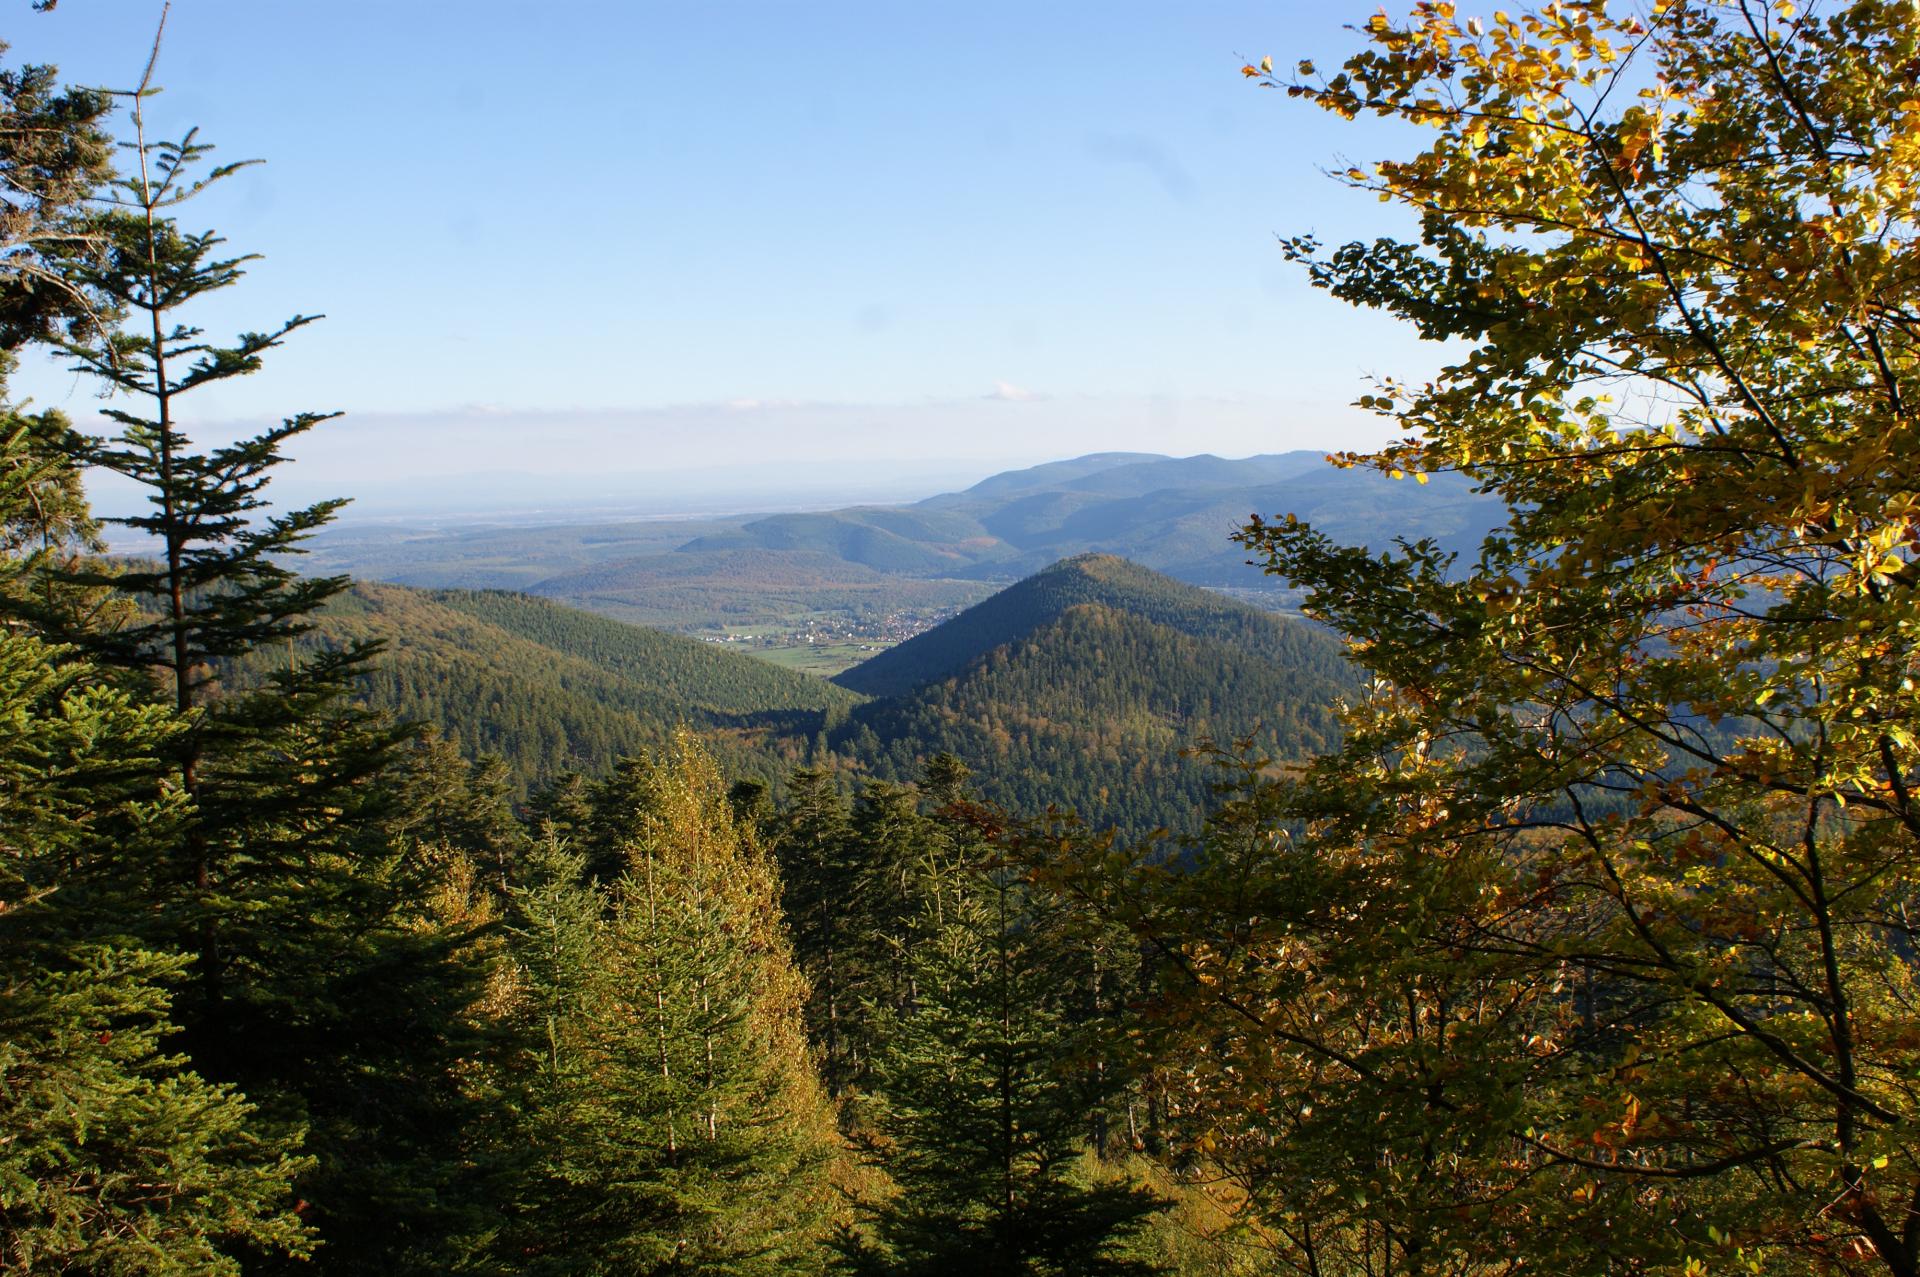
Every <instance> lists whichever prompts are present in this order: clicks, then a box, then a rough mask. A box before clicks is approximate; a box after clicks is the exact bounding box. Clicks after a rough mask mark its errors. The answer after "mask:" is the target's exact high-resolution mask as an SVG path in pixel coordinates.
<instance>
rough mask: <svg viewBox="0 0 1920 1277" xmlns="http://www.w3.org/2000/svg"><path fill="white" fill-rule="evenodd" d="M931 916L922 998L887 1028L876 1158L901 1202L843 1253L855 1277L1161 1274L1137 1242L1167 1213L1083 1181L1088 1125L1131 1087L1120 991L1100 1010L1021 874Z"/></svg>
mask: <svg viewBox="0 0 1920 1277" xmlns="http://www.w3.org/2000/svg"><path fill="white" fill-rule="evenodd" d="M926 908H927V910H928V916H927V918H926V919H925V922H926V932H927V934H926V936H925V938H924V939H923V940H922V941H921V942H920V943H918V944H917V945H915V946H914V948H913V949H912V951H911V952H910V954H909V955H908V957H907V963H906V965H907V972H908V976H909V979H910V981H911V984H912V988H913V991H914V1000H913V1003H912V1004H911V1005H910V1006H907V1007H904V1008H902V1009H899V1010H892V1011H887V1012H884V1013H882V1015H881V1017H880V1033H879V1040H880V1041H881V1042H882V1043H883V1047H882V1050H881V1052H880V1055H879V1058H878V1060H877V1061H876V1065H875V1070H874V1072H875V1086H876V1089H877V1091H878V1095H879V1103H878V1107H877V1113H876V1121H875V1125H876V1127H877V1132H878V1138H877V1139H876V1140H874V1147H875V1149H876V1151H877V1154H878V1156H879V1159H880V1161H881V1162H882V1164H883V1165H884V1166H885V1168H886V1170H887V1171H888V1173H889V1174H890V1175H891V1176H892V1177H893V1179H894V1181H895V1183H896V1185H897V1186H898V1194H897V1196H895V1197H893V1198H892V1199H891V1200H889V1201H886V1202H884V1203H882V1204H881V1205H880V1206H879V1207H878V1208H877V1209H876V1210H875V1211H874V1212H873V1215H874V1218H873V1221H872V1226H871V1228H870V1230H869V1231H868V1232H866V1233H864V1234H849V1235H848V1236H847V1237H846V1238H845V1239H844V1242H845V1244H844V1253H843V1264H844V1267H845V1269H846V1270H847V1271H850V1272H854V1273H862V1274H899V1275H906V1274H928V1275H931V1274H938V1273H953V1272H969V1273H981V1274H991V1275H993V1277H1001V1275H1007V1277H1011V1275H1013V1274H1062V1275H1066V1274H1076V1275H1077V1274H1086V1275H1088V1277H1092V1275H1095V1274H1115V1275H1118V1274H1129V1273H1132V1274H1146V1273H1151V1272H1154V1271H1157V1269H1156V1268H1155V1266H1154V1265H1153V1264H1152V1263H1150V1262H1148V1261H1146V1260H1144V1259H1141V1258H1138V1257H1137V1256H1136V1255H1135V1254H1134V1253H1133V1252H1134V1247H1133V1243H1134V1242H1135V1241H1136V1240H1137V1239H1138V1237H1139V1235H1140V1233H1141V1231H1142V1230H1143V1229H1144V1228H1145V1227H1146V1225H1147V1223H1148V1221H1149V1219H1150V1217H1151V1216H1152V1215H1153V1214H1154V1213H1155V1212H1156V1211H1158V1210H1160V1209H1162V1208H1163V1207H1164V1205H1165V1204H1164V1203H1163V1202H1162V1201H1160V1200H1159V1199H1158V1198H1157V1197H1156V1196H1155V1195H1154V1194H1153V1193H1152V1192H1150V1191H1148V1190H1147V1189H1145V1188H1143V1187H1140V1186H1137V1185H1134V1184H1130V1183H1127V1182H1125V1181H1124V1180H1120V1179H1112V1178H1106V1177H1101V1176H1098V1175H1088V1174H1086V1173H1085V1171H1084V1164H1085V1161H1086V1160H1087V1159H1086V1158H1085V1155H1086V1154H1087V1153H1089V1152H1091V1151H1096V1150H1093V1149H1092V1147H1091V1141H1090V1140H1089V1134H1090V1129H1091V1123H1090V1120H1089V1119H1090V1117H1091V1115H1093V1114H1095V1113H1097V1112H1099V1111H1100V1110H1102V1109H1103V1108H1105V1107H1107V1106H1108V1105H1110V1104H1111V1103H1112V1102H1113V1101H1114V1100H1115V1099H1116V1098H1117V1097H1118V1096H1119V1095H1120V1094H1121V1091H1122V1088H1123V1085H1124V1082H1123V1074H1122V1073H1121V1072H1120V1071H1119V1070H1117V1069H1108V1068H1107V1067H1105V1058H1104V1057H1106V1056H1107V1055H1109V1054H1111V1051H1110V1046H1111V1042H1110V1040H1109V1039H1110V1036H1111V1035H1112V1034H1113V1032H1114V1030H1115V1027H1116V1026H1117V1024H1118V1016H1117V1014H1116V1012H1117V1008H1116V1007H1115V1006H1114V1005H1113V993H1114V987H1108V988H1105V989H1098V988H1095V989H1094V990H1093V991H1094V993H1095V999H1094V1001H1095V1003H1096V1005H1091V1006H1089V1005H1087V1004H1086V999H1085V995H1086V993H1087V992H1088V991H1089V979H1091V980H1092V982H1093V983H1094V984H1095V985H1097V984H1098V983H1099V977H1098V974H1097V972H1096V970H1095V968H1094V963H1093V955H1094V950H1095V946H1093V945H1090V944H1089V943H1088V939H1087V938H1086V937H1084V936H1081V935H1079V934H1077V933H1076V928H1075V927H1074V926H1072V925H1071V924H1070V920H1069V918H1068V917H1067V915H1066V914H1065V913H1064V912H1063V911H1062V910H1061V908H1060V907H1059V906H1058V904H1057V903H1054V902H1052V901H1050V900H1049V899H1047V898H1045V897H1042V896H1040V895H1037V894H1035V893H1034V892H1032V891H1031V890H1030V889H1029V888H1028V887H1027V886H1026V884H1025V883H1024V881H1023V880H1022V879H1020V878H1019V877H1017V876H1015V875H1014V874H1012V873H1011V872H1010V871H1008V870H1005V869H994V868H984V869H982V868H972V869H968V870H963V871H961V872H960V873H958V874H956V875H954V876H952V877H951V878H950V879H949V881H947V882H946V883H945V884H944V890H943V891H941V892H940V893H938V894H937V895H930V896H929V897H928V903H927V905H926ZM1110 965H1111V964H1110ZM1110 974H1111V972H1110ZM1103 995H1104V996H1103ZM1102 1002H1104V1005H1098V1003H1102Z"/></svg>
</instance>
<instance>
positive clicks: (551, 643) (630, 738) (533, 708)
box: [263, 583, 860, 793]
mask: <svg viewBox="0 0 1920 1277" xmlns="http://www.w3.org/2000/svg"><path fill="white" fill-rule="evenodd" d="M309 641H310V642H318V643H321V644H324V645H327V646H342V645H345V644H348V643H352V642H376V641H377V642H381V643H383V644H384V645H385V650H384V652H383V653H382V655H381V656H380V658H379V660H378V661H376V662H374V663H373V665H372V667H371V668H370V669H368V670H367V671H365V672H364V673H363V674H361V675H360V677H359V681H358V686H359V689H360V694H361V695H362V696H363V697H364V698H365V699H366V701H367V702H368V703H369V704H370V705H372V706H374V707H376V708H379V709H383V710H386V711H388V712H390V713H392V714H394V715H396V716H397V717H399V718H402V719H405V720H411V721H419V722H423V723H427V724H431V725H432V726H434V727H435V728H437V729H438V730H439V732H440V733H441V734H442V735H443V736H445V737H446V738H447V739H449V740H451V741H453V742H454V743H455V744H456V745H458V746H459V747H460V748H461V749H462V750H463V751H465V752H468V753H470V754H482V753H492V754H498V755H499V756H500V757H501V758H502V759H504V760H505V761H506V763H507V766H508V769H509V772H510V775H511V777H512V779H513V783H514V787H515V789H516V790H518V791H520V792H523V793H524V792H526V790H527V789H528V788H529V787H530V786H532V785H534V784H537V783H539V782H541V781H544V780H548V779H551V778H553V777H554V776H556V775H558V774H560V773H562V772H565V771H569V770H576V769H577V770H582V771H587V772H598V771H602V770H604V769H605V768H607V767H609V766H611V765H612V764H613V762H614V761H615V760H617V759H619V758H621V757H622V756H625V755H628V754H632V753H636V752H638V751H640V750H641V749H643V748H649V747H657V746H659V745H661V744H662V743H664V742H665V741H666V740H667V739H668V738H669V736H670V735H671V733H672V731H673V729H674V728H675V727H676V726H678V725H681V724H685V725H688V726H692V727H695V728H698V729H701V730H703V731H704V732H705V733H706V734H707V736H708V739H709V742H710V744H711V746H712V748H713V749H714V751H715V753H716V754H717V755H718V756H719V757H720V758H721V759H722V760H723V761H724V763H725V764H726V765H727V767H728V768H729V769H730V770H731V771H734V772H736V773H740V774H745V775H754V776H762V777H767V776H771V775H773V774H774V773H775V772H776V771H778V770H780V769H782V768H784V767H786V766H789V765H791V763H792V762H793V761H794V758H793V756H792V750H793V748H794V744H793V743H794V742H805V741H807V740H809V739H810V738H811V735H812V734H813V733H814V732H816V731H817V730H818V728H819V725H820V722H821V720H822V717H823V715H824V714H826V713H827V712H828V711H832V712H835V713H838V714H844V713H845V712H846V711H847V710H848V709H850V708H851V707H852V706H853V705H855V704H857V703H858V701H859V700H860V697H859V696H857V695H856V694H854V693H852V692H849V691H846V690H843V689H841V688H839V687H836V686H834V685H833V684H830V683H826V682H823V681H822V680H820V679H816V678H812V677H810V676H808V675H805V674H797V673H794V672H792V671H789V670H784V669H781V668H779V667H778V666H774V665H769V664H767V663H766V662H764V661H757V660H754V659H753V658H752V657H749V656H743V655H740V654H738V653H736V652H730V651H727V650H725V649H724V648H722V647H719V646H717V645H715V644H711V643H703V642H701V641H700V640H698V639H690V638H687V637H685V636H683V635H678V634H667V633H664V632H662V631H659V630H649V629H644V628H642V627H640V626H636V625H628V624H626V623H624V622H621V621H615V620H610V619H608V618H606V617H603V616H596V615H594V614H592V613H588V612H581V611H577V610H575V609H572V608H566V607H561V606H559V605H558V604H555V603H551V602H549V601H547V600H545V599H536V598H531V597H529V596H527V595H523V594H509V593H503V592H498V591H465V590H441V591H423V590H410V589H407V588H405V587H403V586H393V585H372V584H365V583H363V584H360V585H356V586H355V587H354V588H353V589H352V590H351V591H349V592H347V593H346V594H343V595H341V596H340V597H339V598H337V599H335V600H334V601H333V602H332V603H331V605H330V606H329V607H328V608H327V610H326V611H325V612H324V613H323V614H322V615H321V616H320V618H319V629H318V630H317V631H316V634H315V635H314V636H313V637H312V638H311V639H310V640H309ZM263 663H264V664H267V665H270V664H271V657H268V658H265V660H264V662H263Z"/></svg>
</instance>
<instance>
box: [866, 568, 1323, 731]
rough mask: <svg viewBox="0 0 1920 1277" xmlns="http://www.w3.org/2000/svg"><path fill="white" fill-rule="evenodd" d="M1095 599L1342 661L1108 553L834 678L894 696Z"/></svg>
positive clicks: (1200, 630)
mask: <svg viewBox="0 0 1920 1277" xmlns="http://www.w3.org/2000/svg"><path fill="white" fill-rule="evenodd" d="M1085 603H1092V604H1098V605H1100V606H1102V607H1107V608H1112V609H1113V610H1115V611H1118V612H1122V613H1125V614H1127V615H1129V616H1134V617H1139V618H1141V619H1144V620H1147V621H1151V622H1153V623H1154V624H1156V625H1160V626H1164V627H1166V628H1167V629H1169V630H1172V631H1174V632H1176V633H1179V634H1184V635H1187V636H1188V637H1190V638H1197V639H1209V640H1213V641H1217V642H1221V643H1226V644H1229V645H1231V646H1234V647H1237V648H1240V649H1242V650H1244V651H1246V652H1249V653H1254V654H1259V655H1262V656H1266V657H1268V658H1270V659H1272V660H1274V661H1278V662H1281V663H1283V664H1287V665H1294V664H1298V663H1300V662H1302V661H1306V662H1308V663H1314V662H1318V661H1322V660H1325V659H1327V658H1329V657H1330V658H1331V659H1333V660H1334V661H1335V662H1336V663H1337V662H1338V661H1339V649H1338V646H1337V645H1336V644H1334V643H1333V642H1332V640H1330V639H1327V638H1325V637H1324V636H1323V635H1321V634H1320V633H1319V632H1317V631H1315V630H1313V629H1312V628H1311V627H1308V626H1305V625H1302V624H1299V623H1296V622H1289V621H1286V620H1284V619H1282V618H1280V617H1277V616H1275V615H1273V614H1272V613H1270V612H1263V611H1260V610H1259V609H1258V608H1251V607H1247V606H1246V605H1244V604H1241V603H1236V602H1234V601H1233V600H1232V599H1229V598H1225V597H1223V596H1221V595H1219V594H1215V593H1212V592H1210V591H1208V590H1203V589H1199V588H1196V587H1194V586H1191V585H1186V584H1183V583H1182V582H1179V581H1176V580H1174V579H1173V578H1172V577H1169V576H1164V575H1162V574H1161V573H1159V572H1155V571H1153V570H1152V569H1151V568H1143V567H1141V566H1140V565H1139V564H1137V563H1131V562H1129V561H1127V560H1126V559H1122V558H1117V557H1115V556H1114V555H1110V554H1082V555H1078V556H1076V557H1074V558H1071V559H1063V560H1061V561H1060V562H1059V563H1056V564H1054V565H1053V566H1052V567H1050V568H1047V569H1045V570H1044V571H1041V572H1036V573H1035V574H1034V575H1032V576H1030V577H1027V578H1026V579H1025V580H1023V581H1020V582H1018V583H1016V584H1014V585H1011V586H1009V587H1007V588H1006V589H1004V590H1002V591H1000V593H998V594H996V595H994V596H993V597H992V598H989V599H987V600H985V601H984V602H981V603H977V604H975V605H974V606H973V607H971V608H968V609H967V610H966V611H965V612H962V613H961V614H960V615H958V616H956V617H954V618H953V619H952V620H950V621H948V622H946V623H945V624H944V625H940V626H937V627H935V628H934V629H931V630H928V631H927V632H926V633H924V634H921V635H918V636H916V637H914V638H911V639H908V640H907V641H906V642H904V643H902V644H900V645H899V646H898V647H894V648H890V649H888V650H887V651H885V652H882V653H880V654H879V655H878V656H875V657H874V658H873V659H872V660H869V661H865V662H862V663H861V664H859V665H856V666H854V667H853V668H852V669H850V670H847V671H846V672H845V673H843V674H841V675H839V676H838V677H837V678H836V679H835V680H834V681H835V682H837V683H839V684H840V685H841V686H842V687H846V688H850V689H852V690H853V691H856V692H860V693H863V694H865V695H868V696H897V695H899V694H901V693H903V692H908V691H911V690H912V689H914V688H917V687H920V686H922V685H924V684H927V683H933V682H938V681H939V680H941V679H946V678H952V677H954V676H955V675H957V674H959V673H960V672H961V671H962V670H964V669H966V668H967V667H968V666H969V665H971V664H973V663H974V662H976V661H978V660H979V659H980V658H981V657H983V656H985V655H986V654H987V653H989V652H991V651H992V650H993V649H995V648H997V647H1002V646H1004V645H1006V644H1008V643H1012V642H1014V641H1016V640H1019V639H1023V638H1027V637H1029V636H1031V635H1033V634H1034V633H1035V632H1036V631H1038V630H1039V629H1040V628H1041V627H1043V626H1046V625H1048V624H1051V623H1052V622H1054V621H1057V620H1059V619H1060V617H1061V616H1062V614H1064V613H1065V612H1066V611H1067V610H1068V609H1069V608H1073V607H1077V606H1079V605H1081V604H1085Z"/></svg>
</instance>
